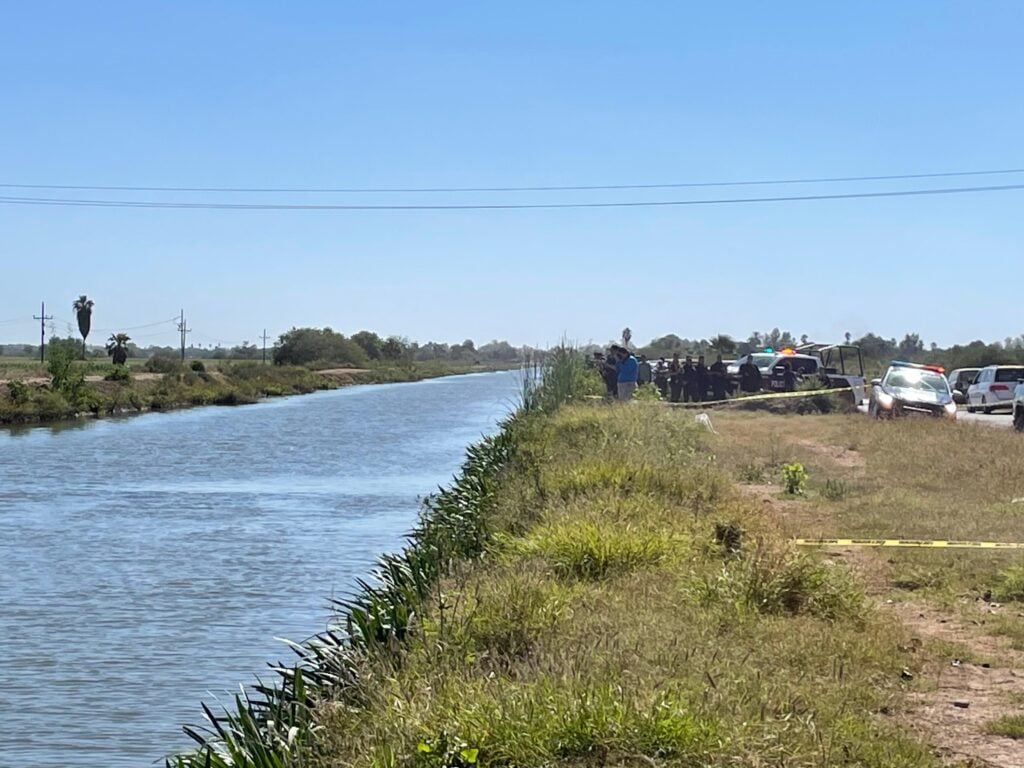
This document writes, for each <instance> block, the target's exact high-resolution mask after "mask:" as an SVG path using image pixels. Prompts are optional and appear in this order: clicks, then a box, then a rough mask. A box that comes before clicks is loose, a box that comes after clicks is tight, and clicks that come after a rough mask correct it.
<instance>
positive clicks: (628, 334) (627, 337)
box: [622, 327, 633, 347]
mask: <svg viewBox="0 0 1024 768" xmlns="http://www.w3.org/2000/svg"><path fill="white" fill-rule="evenodd" d="M632 340H633V331H631V330H630V329H629V328H628V327H626V328H623V329H622V346H624V347H629V342H631V341H632Z"/></svg>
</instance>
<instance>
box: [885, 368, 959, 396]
mask: <svg viewBox="0 0 1024 768" xmlns="http://www.w3.org/2000/svg"><path fill="white" fill-rule="evenodd" d="M885 383H886V386H890V387H900V388H902V389H920V390H923V391H925V392H939V393H947V392H949V383H948V382H947V381H946V379H945V378H943V377H942V375H940V374H938V373H936V372H935V371H927V370H923V369H921V368H893V369H892V370H891V371H889V375H888V376H886V377H885Z"/></svg>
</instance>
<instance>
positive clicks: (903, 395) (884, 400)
mask: <svg viewBox="0 0 1024 768" xmlns="http://www.w3.org/2000/svg"><path fill="white" fill-rule="evenodd" d="M944 374H945V370H944V369H943V368H942V367H940V366H937V365H918V364H916V363H904V362H901V361H899V360H894V361H893V362H892V363H890V364H889V368H888V370H886V372H885V375H884V376H883V377H882V378H880V379H874V380H872V382H871V399H870V401H869V402H868V413H869V414H871V415H872V416H875V417H876V418H880V419H881V418H891V417H893V416H903V415H906V414H911V413H921V414H925V415H928V416H937V417H942V418H947V419H955V418H956V403H954V402H953V393H952V392H951V391H950V389H949V381H948V380H947V379H946V377H945V375H944Z"/></svg>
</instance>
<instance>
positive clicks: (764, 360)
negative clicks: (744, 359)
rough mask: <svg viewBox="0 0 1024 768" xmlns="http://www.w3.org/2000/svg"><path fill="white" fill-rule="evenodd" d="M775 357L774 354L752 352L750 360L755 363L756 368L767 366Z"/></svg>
mask: <svg viewBox="0 0 1024 768" xmlns="http://www.w3.org/2000/svg"><path fill="white" fill-rule="evenodd" d="M774 359H775V355H770V354H766V353H765V354H754V355H751V356H750V362H752V363H753V364H754V365H756V366H757V367H758V368H767V367H768V366H769V365H771V364H772V361H773V360H774Z"/></svg>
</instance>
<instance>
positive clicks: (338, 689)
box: [171, 349, 939, 768]
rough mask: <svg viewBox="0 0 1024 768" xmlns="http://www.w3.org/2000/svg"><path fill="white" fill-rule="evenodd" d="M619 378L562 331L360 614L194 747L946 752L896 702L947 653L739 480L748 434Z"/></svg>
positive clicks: (713, 762) (635, 755)
mask: <svg viewBox="0 0 1024 768" xmlns="http://www.w3.org/2000/svg"><path fill="white" fill-rule="evenodd" d="M594 390H597V391H599V390H600V383H599V382H598V381H596V378H595V377H594V376H593V374H591V373H590V372H588V371H587V370H586V368H585V366H584V364H583V360H582V358H581V357H580V356H579V355H578V354H577V353H576V352H575V351H574V350H570V349H561V350H554V351H553V352H552V354H551V356H550V358H549V364H548V367H547V368H546V370H545V371H544V379H543V384H541V385H540V386H539V387H538V386H536V384H535V382H534V381H533V380H532V379H529V378H527V379H525V380H524V388H523V404H522V407H521V408H520V409H519V411H518V412H517V413H516V414H515V415H513V416H512V417H510V418H509V419H508V420H507V421H506V422H505V423H504V424H503V425H502V429H501V431H500V433H499V434H498V435H496V436H495V437H493V438H488V439H486V440H484V441H482V442H481V443H480V444H478V445H476V446H474V447H472V448H471V449H470V451H469V455H468V458H467V462H466V464H465V466H464V468H463V471H462V473H461V474H460V475H459V477H458V478H456V481H455V483H454V484H453V485H452V486H451V487H450V488H448V489H446V490H444V491H442V492H441V493H439V494H437V495H436V496H433V497H431V498H430V499H428V500H427V502H426V504H425V506H424V512H423V516H422V519H421V523H420V525H419V526H418V527H417V529H416V531H414V533H413V534H412V536H411V538H410V544H409V546H408V548H407V549H406V550H405V551H404V552H402V553H400V554H398V555H392V556H386V557H384V558H382V559H381V561H380V567H379V569H378V571H377V573H376V574H375V578H373V579H369V580H367V581H366V582H360V589H359V590H358V592H357V594H356V596H355V597H353V598H352V599H351V600H347V601H344V602H341V603H339V604H338V609H339V612H338V620H337V625H336V629H334V630H332V631H329V632H327V633H324V634H322V635H320V636H318V637H317V638H314V639H312V640H310V641H308V642H307V643H304V644H303V645H300V646H296V647H295V651H296V653H297V654H298V655H299V661H298V663H297V664H296V665H285V666H281V667H279V668H278V676H279V680H278V683H277V684H276V685H260V686H258V687H256V688H255V689H254V690H253V691H252V692H251V693H250V694H249V695H248V696H240V697H239V698H238V700H237V701H236V702H235V706H234V707H232V709H231V711H230V713H215V712H213V711H211V710H206V714H207V717H208V727H207V728H206V729H205V730H201V729H199V730H193V731H191V733H192V734H193V735H194V737H195V738H196V739H197V741H199V742H200V744H201V747H200V749H199V751H198V752H197V753H194V754H192V755H185V756H181V757H178V758H175V759H174V760H173V761H171V764H172V765H174V766H177V767H178V768H194V767H196V766H214V767H218V766H227V765H236V766H238V765H248V766H299V765H301V766H314V767H317V768H320V767H324V768H326V767H327V766H346V767H348V766H367V767H373V768H392V767H395V768H397V767H399V766H409V767H410V768H433V767H435V766H436V767H437V768H441V766H459V767H460V768H468V767H469V766H473V765H481V766H482V765H501V766H513V765H515V766H541V765H545V766H546V765H558V764H561V765H573V766H578V765H626V764H634V765H647V766H660V765H679V766H723V767H724V766H735V765H751V766H758V765H759V766H783V765H786V766H877V767H878V768H882V767H883V766H884V767H885V768H889V767H890V766H905V767H908V768H911V767H913V768H917V767H920V768H924V767H925V766H937V765H939V760H938V758H937V757H936V756H935V755H934V754H933V752H932V751H931V750H930V749H929V748H927V747H925V746H922V745H921V743H919V742H918V741H917V740H916V739H915V738H914V737H912V736H911V735H908V733H907V732H906V731H904V730H903V729H902V728H900V727H899V726H898V725H897V724H896V722H897V721H896V719H895V718H894V715H896V714H898V713H899V712H900V711H901V710H902V708H903V707H904V703H905V698H906V696H907V695H908V694H909V693H910V691H911V690H912V688H913V686H914V685H915V683H914V682H912V681H914V680H916V679H917V678H918V676H919V673H920V670H921V667H922V665H923V664H924V663H925V661H926V657H925V655H924V654H922V653H918V652H916V648H915V647H914V644H913V643H912V642H911V639H910V638H909V636H908V633H907V631H906V630H905V629H904V628H903V627H902V626H901V625H900V624H898V623H895V622H893V621H891V620H889V619H888V617H886V616H884V615H882V614H881V613H880V612H879V611H877V610H876V608H875V606H874V605H873V603H872V602H871V600H870V598H869V597H868V595H866V594H865V591H864V589H863V587H862V584H861V583H860V582H859V580H858V578H857V576H856V574H855V572H854V571H853V570H851V569H849V568H846V567H842V566H837V565H835V564H833V563H832V562H831V561H829V560H826V559H824V558H822V556H821V554H820V553H818V552H816V551H798V550H797V549H796V548H794V547H793V546H791V544H790V543H789V541H788V532H787V531H785V530H783V529H781V528H780V527H779V525H778V520H776V519H775V518H774V517H773V516H772V515H766V514H765V512H764V509H763V504H762V502H761V501H760V500H759V499H753V498H750V497H749V496H748V495H747V494H746V493H744V492H743V491H741V490H740V489H739V487H738V484H737V482H736V479H735V475H734V464H736V465H737V466H738V464H739V460H740V459H741V450H740V448H739V444H738V441H737V443H736V447H735V452H734V453H730V454H729V455H728V456H726V457H724V458H719V449H720V448H721V447H724V444H723V442H722V441H720V440H719V439H718V438H717V437H716V436H715V435H713V434H711V433H710V432H708V431H706V430H704V429H703V428H701V427H699V426H698V425H697V424H695V422H694V420H693V414H692V413H690V412H688V411H684V410H681V409H670V408H666V407H663V406H662V405H660V404H658V403H640V402H638V403H634V404H631V405H629V406H625V405H621V404H619V405H616V404H608V403H604V402H600V401H595V400H584V399H583V398H584V396H585V395H586V394H588V393H590V392H592V391H594ZM730 418H732V419H736V420H737V423H738V420H739V419H755V420H765V419H769V418H772V417H764V416H757V415H753V414H733V415H731V416H730ZM817 418H819V417H807V420H810V419H817ZM828 418H831V417H828ZM803 420H804V419H801V421H803ZM785 421H786V422H792V419H788V420H785ZM866 421H867V420H865V422H866ZM779 423H785V422H783V420H781V419H780V420H779ZM720 429H722V428H721V427H720ZM749 447H750V446H748V448H749ZM757 448H758V450H760V448H761V446H757ZM727 453H728V451H727ZM758 458H759V457H758ZM771 458H772V464H771V467H770V468H769V469H768V470H766V472H767V473H768V474H769V475H771V476H772V477H773V478H778V480H781V478H782V474H781V472H782V465H783V464H784V463H787V462H789V463H796V461H797V460H798V459H799V457H798V456H786V457H785V458H786V461H783V455H782V452H781V451H780V452H779V455H777V456H773V457H771ZM748 463H749V462H748ZM802 463H803V466H804V467H805V468H806V477H802V478H799V476H798V475H796V474H794V477H797V478H798V479H800V482H799V483H798V485H800V486H801V487H802V488H803V490H804V493H803V494H795V493H794V494H791V495H790V498H793V499H794V500H793V501H791V502H790V503H792V504H812V503H816V502H815V499H817V492H818V491H817V489H818V486H817V485H816V464H815V463H814V462H812V461H810V460H808V461H805V462H802ZM791 473H795V468H791ZM836 487H838V486H836ZM779 492H780V493H781V492H782V489H781V488H779ZM797 497H798V498H797ZM852 498H855V497H852Z"/></svg>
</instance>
